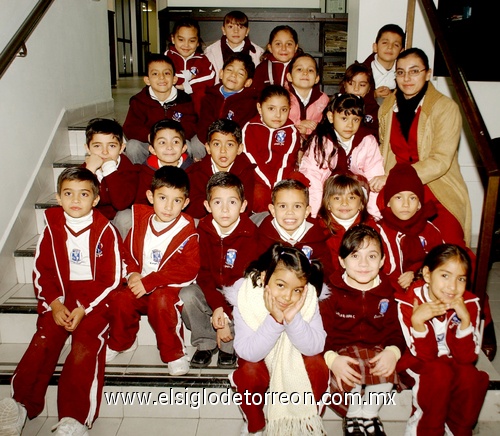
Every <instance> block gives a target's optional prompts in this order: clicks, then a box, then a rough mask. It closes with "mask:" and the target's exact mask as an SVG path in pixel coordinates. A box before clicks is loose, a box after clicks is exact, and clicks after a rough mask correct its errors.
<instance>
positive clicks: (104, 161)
mask: <svg viewBox="0 0 500 436" xmlns="http://www.w3.org/2000/svg"><path fill="white" fill-rule="evenodd" d="M85 136H86V144H85V150H86V152H87V156H86V157H85V163H84V166H85V168H87V169H89V170H90V171H92V172H93V173H94V174H95V175H96V176H97V179H98V180H99V182H100V184H101V185H100V191H99V197H100V200H99V204H98V205H97V206H96V208H97V210H98V211H99V212H101V213H102V214H103V215H104V216H105V217H106V218H107V219H109V220H111V222H112V223H113V224H114V226H115V227H116V228H117V229H118V231H119V232H120V235H121V237H122V238H123V239H125V236H127V233H128V231H129V230H130V225H131V220H130V217H131V212H130V207H131V206H132V203H133V202H134V199H135V192H136V190H137V181H138V169H137V166H135V165H133V164H132V162H130V160H129V158H128V157H127V156H125V155H124V154H123V151H124V150H125V142H124V141H123V129H122V126H121V125H120V123H119V122H118V121H116V120H110V119H106V118H94V119H93V120H90V121H89V123H88V124H87V128H86V129H85Z"/></svg>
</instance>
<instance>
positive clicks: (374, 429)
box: [363, 416, 385, 436]
mask: <svg viewBox="0 0 500 436" xmlns="http://www.w3.org/2000/svg"><path fill="white" fill-rule="evenodd" d="M363 427H364V428H365V434H366V435H368V436H385V431H384V426H383V425H382V422H381V421H380V419H379V418H378V416H376V417H375V418H364V419H363Z"/></svg>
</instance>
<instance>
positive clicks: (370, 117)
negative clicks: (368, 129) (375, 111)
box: [365, 115, 373, 124]
mask: <svg viewBox="0 0 500 436" xmlns="http://www.w3.org/2000/svg"><path fill="white" fill-rule="evenodd" d="M365 123H367V124H371V123H373V117H372V116H371V115H365Z"/></svg>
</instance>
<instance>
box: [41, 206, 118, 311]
mask: <svg viewBox="0 0 500 436" xmlns="http://www.w3.org/2000/svg"><path fill="white" fill-rule="evenodd" d="M45 219H46V221H47V225H46V227H45V229H44V230H43V233H42V235H41V236H40V239H39V240H38V245H37V248H36V253H35V265H34V269H33V285H34V287H35V293H36V296H37V299H38V313H39V314H42V313H44V312H47V311H48V310H50V303H52V302H53V301H54V300H55V299H56V298H61V297H62V301H63V303H64V301H65V300H66V298H67V297H70V299H71V300H73V301H77V302H79V303H80V304H81V305H83V306H84V307H85V313H86V314H88V313H90V312H91V311H92V310H93V309H94V308H95V307H96V306H97V305H98V304H100V303H101V302H103V301H104V300H105V299H106V297H107V296H108V295H109V294H110V293H111V292H112V291H114V290H115V289H116V288H117V287H118V286H119V285H120V283H121V278H122V274H121V257H120V251H121V242H120V236H119V235H118V232H117V230H116V229H115V228H114V227H113V226H112V225H111V224H110V222H109V221H108V220H107V219H106V218H105V217H104V216H103V215H102V214H101V213H100V212H99V211H97V210H95V209H94V210H93V222H92V224H91V225H90V239H89V248H90V254H91V258H90V262H91V269H92V277H93V278H92V280H88V281H86V283H87V286H86V287H85V292H82V293H79V294H78V295H71V281H70V260H69V258H68V249H67V247H66V240H67V234H66V230H65V225H66V218H65V216H64V211H63V209H62V207H56V208H51V209H47V210H46V211H45ZM80 289H81V287H80Z"/></svg>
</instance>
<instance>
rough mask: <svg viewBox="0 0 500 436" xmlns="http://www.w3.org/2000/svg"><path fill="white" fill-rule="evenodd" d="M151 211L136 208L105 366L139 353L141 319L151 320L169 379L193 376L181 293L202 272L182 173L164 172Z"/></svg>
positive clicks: (157, 174) (156, 178)
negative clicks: (124, 284) (183, 334)
mask: <svg viewBox="0 0 500 436" xmlns="http://www.w3.org/2000/svg"><path fill="white" fill-rule="evenodd" d="M147 196H148V199H149V201H150V203H151V204H152V205H153V207H152V208H151V207H150V206H145V205H142V204H135V205H134V206H133V207H132V212H133V222H132V229H131V230H130V232H129V234H128V236H127V239H126V240H125V245H126V250H125V253H124V257H125V259H124V263H125V268H126V270H125V275H126V277H127V285H128V286H127V288H126V289H124V290H122V291H121V292H120V293H119V294H118V295H117V296H116V298H114V299H113V301H112V304H111V312H112V316H111V327H110V333H109V346H108V350H107V352H106V361H107V362H109V361H111V360H113V359H114V358H115V357H116V356H117V355H118V354H119V353H121V352H126V351H133V350H135V349H136V348H137V333H138V331H139V320H140V318H141V315H144V314H147V315H148V320H149V323H150V324H151V327H152V328H153V330H154V332H155V334H156V340H157V344H158V349H159V350H160V357H161V360H162V361H163V362H165V363H167V364H168V372H169V373H170V374H171V375H183V374H186V373H187V372H188V371H189V358H188V356H187V354H186V349H185V347H184V341H183V339H182V337H181V336H180V334H179V331H180V328H181V323H182V321H181V313H180V312H181V310H182V301H181V300H180V299H179V291H180V289H181V288H182V287H184V286H187V285H189V284H190V283H191V282H192V281H193V280H194V279H195V278H196V275H197V274H198V270H199V268H200V252H199V243H198V233H197V232H196V229H195V226H194V222H193V220H192V218H191V217H189V216H188V215H185V214H184V213H182V209H184V208H185V207H186V206H187V204H188V203H189V179H188V177H187V175H186V173H185V172H184V170H182V169H181V168H177V167H173V166H165V167H161V168H160V169H159V170H157V171H156V172H155V176H154V178H153V181H152V183H151V189H150V190H148V192H147Z"/></svg>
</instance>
